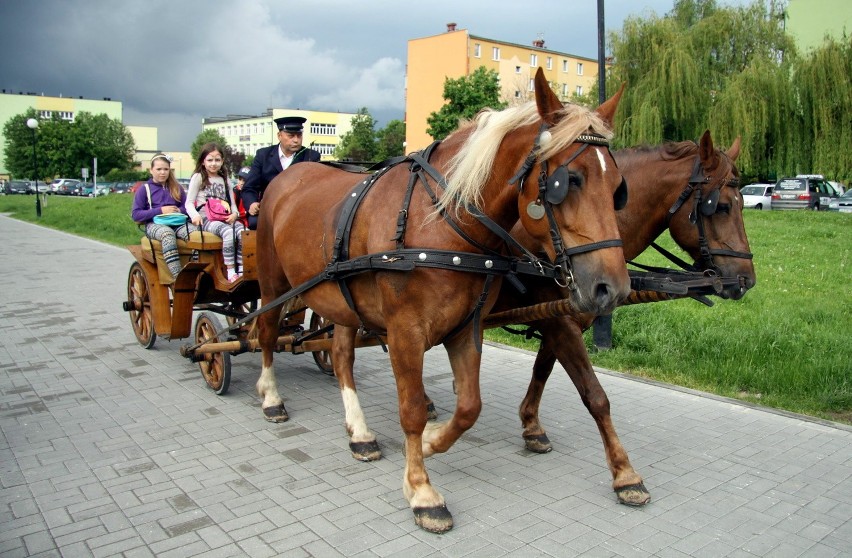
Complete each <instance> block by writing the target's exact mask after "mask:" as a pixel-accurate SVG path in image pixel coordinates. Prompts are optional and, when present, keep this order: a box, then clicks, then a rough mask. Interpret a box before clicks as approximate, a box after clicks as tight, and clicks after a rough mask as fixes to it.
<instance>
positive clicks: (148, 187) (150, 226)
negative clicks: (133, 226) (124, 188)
mask: <svg viewBox="0 0 852 558" xmlns="http://www.w3.org/2000/svg"><path fill="white" fill-rule="evenodd" d="M185 203H186V192H184V191H183V188H181V186H180V183H178V181H177V179H175V176H174V174H172V163H171V160H170V158H169V157H168V155H164V154H162V153H157V154H156V155H154V157H153V158H152V159H151V178H150V179H149V180H148V182H147V183H146V184H143V185H142V186H140V187H139V189H138V190H136V195H135V196H134V197H133V209H131V211H130V216H131V217H133V220H134V221H136V222H137V223H139V224H143V225H145V234H147V235H148V237H149V238H152V239H154V240H159V241H160V243H161V244H162V245H163V259H164V260H165V262H166V265H168V267H169V271H170V272H171V274H172V277H177V274H178V272H180V269H181V265H180V255H179V254H178V249H177V238H180V239H182V240H188V239H189V233H190V232H192V231H196V230H198V227H196V226H195V225H193V224H192V223H188V224H187V225H180V226H170V225H160V224H157V223H155V222H154V217H156V216H157V215H168V214H171V213H182V214H183V215H186V211H185V210H184V205H185Z"/></svg>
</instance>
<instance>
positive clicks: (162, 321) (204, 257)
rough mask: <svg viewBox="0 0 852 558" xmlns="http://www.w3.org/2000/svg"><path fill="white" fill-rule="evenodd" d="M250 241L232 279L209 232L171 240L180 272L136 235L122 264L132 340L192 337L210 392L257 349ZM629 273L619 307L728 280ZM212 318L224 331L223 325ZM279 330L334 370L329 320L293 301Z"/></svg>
mask: <svg viewBox="0 0 852 558" xmlns="http://www.w3.org/2000/svg"><path fill="white" fill-rule="evenodd" d="M255 244H256V232H255V231H251V230H245V231H244V232H243V235H242V253H243V269H242V272H243V275H242V279H241V280H238V281H236V282H234V283H231V282H229V281H228V280H227V277H226V273H225V265H224V261H223V259H222V239H221V238H219V237H218V236H216V235H214V234H212V233H208V232H201V231H196V232H193V233H191V234H190V238H189V240H188V241H183V240H180V239H178V251H179V254H180V258H181V264H182V269H181V271H180V273H179V274H178V276H177V277H175V278H172V276H171V273H170V272H169V270H168V267H167V266H166V264H165V261H164V259H163V255H162V249H161V246H160V243H159V242H158V241H156V240H151V239H149V238H148V237H147V236H143V237H142V239H141V240H140V243H139V244H138V245H132V246H128V250H129V251H130V253H131V254H132V255H133V257H134V258H135V259H136V261H135V262H133V264H131V266H130V272H129V274H128V277H127V300H126V301H125V302H124V303H123V308H124V310H125V311H126V312H127V313H128V314H129V316H130V324H131V327H132V329H133V333H134V334H135V336H136V339H137V341H138V342H139V344H140V345H142V346H143V347H144V348H146V349H150V348H152V347H153V346H154V343H155V342H156V340H157V336H160V337H163V338H165V339H184V338H187V337H190V336H193V337H194V341H195V343H194V344H193V345H184V346H182V347H181V350H180V351H181V354H182V356H184V357H186V358H188V359H190V360H191V361H193V362H196V363H197V364H198V366H199V368H200V370H201V376H202V378H203V379H204V381H205V382H206V383H207V385H208V386H209V387H210V389H212V390H213V391H214V392H215V393H216V394H217V395H224V394H225V393H226V392H227V391H228V387H229V385H230V381H231V357H232V356H237V355H239V354H242V353H245V352H257V351H259V350H260V349H259V346H258V343H257V341H256V339H254V337H253V335H252V326H253V324H254V319H252V318H251V317H250V316H251V314H252V313H254V312H255V311H256V310H257V308H258V302H259V299H260V289H259V286H258V282H257V259H256V252H255ZM630 277H631V286H632V288H633V292H632V293H631V295H630V297H629V298H628V299H627V300H626V301H625V302H624V303H623V304H625V305H626V304H637V303H646V302H657V301H663V300H669V299H673V298H682V297H692V298H695V299H697V300H699V301H701V302H703V303H705V304H712V303H711V302H710V301H709V299H707V295H713V294H718V293H719V292H721V290H722V288H724V286H725V285H727V284H729V283H730V282H731V281H736V279H732V278H724V277H719V276H716V275H714V274H708V273H699V272H686V271H678V270H670V269H662V268H647V269H646V270H644V271H642V270H631V271H630ZM569 312H570V305H569V303H568V300H567V299H562V300H556V301H552V302H548V303H543V304H537V305H534V306H527V307H522V308H516V309H513V310H509V311H504V312H500V313H495V314H491V315H489V316H487V317H486V318H485V320H484V327H486V328H496V327H507V328H510V326H513V325H519V324H524V323H526V322H531V321H535V320H539V319H543V318H548V317H553V316H557V315H562V314H567V313H569ZM194 315H195V322H194V324H193V316H194ZM219 317H221V318H223V319H224V322H225V324H227V326H229V328H226V327H224V326H223V323H222V320H220V319H219ZM247 318H249V319H248V320H247ZM279 327H280V332H279V337H278V342H277V350H278V351H286V352H290V353H293V354H301V353H311V355H312V357H313V359H314V361H315V363H316V365H317V367H318V368H319V369H320V370H321V371H322V372H323V373H325V374H328V375H333V374H334V372H333V367H332V362H331V344H332V336H333V328H334V325H333V324H331V323H329V322H327V321H326V320H325V319H324V318H323V317H322V316H320V315H319V314H317V313H315V312H312V311H310V309H309V308H307V307H306V306H304V305H303V304H302V303H301V300H300V299H299V298H296V299H295V300H294V301H292V303H290V304H288V305H286V306H285V309H284V310H283V311H282V312H281V318H280V322H279ZM509 331H514V330H512V329H509ZM515 332H516V331H515ZM377 345H384V340H383V339H382V337H381V336H379V335H376V334H374V333H369V332H365V331H361V332H360V333H359V336H358V339H357V341H356V348H358V347H368V346H377Z"/></svg>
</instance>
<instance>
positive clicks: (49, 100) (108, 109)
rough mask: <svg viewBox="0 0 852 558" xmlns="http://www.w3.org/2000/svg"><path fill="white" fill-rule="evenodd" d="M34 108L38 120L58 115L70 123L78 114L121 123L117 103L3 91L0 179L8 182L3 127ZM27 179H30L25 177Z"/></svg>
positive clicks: (0, 128)
mask: <svg viewBox="0 0 852 558" xmlns="http://www.w3.org/2000/svg"><path fill="white" fill-rule="evenodd" d="M31 108H34V109H35V110H36V111H37V112H38V114H39V116H40V117H41V118H51V117H52V115H53V114H54V113H58V114H59V116H60V118H62V119H64V120H69V121H73V120H74V116H75V115H76V114H77V113H80V112H88V113H91V114H106V115H107V116H108V117H110V118H115V119H116V120H118V121H119V122H121V120H122V106H121V102H120V101H113V100H112V99H110V98H109V97H104V98H103V99H98V100H96V99H84V98H83V97H62V96H59V97H51V96H47V95H45V94H44V93H38V94H37V93H34V92H23V91H20V92H13V91H11V90H7V89H3V90H2V92H0V176H2V177H5V178H9V171H8V170H7V169H6V164H5V161H6V157H5V153H4V152H5V150H6V138H5V137H4V136H3V128H2V126H3V124H5V123H6V122H8V121H9V119H10V118H12V117H13V116H17V115H19V114H23V113H25V112H26V111H27V110H28V109H31ZM26 178H30V177H26Z"/></svg>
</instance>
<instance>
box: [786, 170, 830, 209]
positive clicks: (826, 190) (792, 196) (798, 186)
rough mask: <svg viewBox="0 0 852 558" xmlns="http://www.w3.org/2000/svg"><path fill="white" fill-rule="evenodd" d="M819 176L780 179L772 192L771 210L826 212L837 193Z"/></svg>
mask: <svg viewBox="0 0 852 558" xmlns="http://www.w3.org/2000/svg"><path fill="white" fill-rule="evenodd" d="M818 176H819V175H807V176H798V177H794V178H780V179H779V180H778V182H776V183H775V188H774V189H773V190H772V209H813V210H815V211H819V210H827V209H828V204H829V202H830V201H831V200H832V198H836V197H837V191H836V190H835V189H834V187H833V186H832V185H831V184H829V183H828V181H827V180H825V179H824V178H817V177H818Z"/></svg>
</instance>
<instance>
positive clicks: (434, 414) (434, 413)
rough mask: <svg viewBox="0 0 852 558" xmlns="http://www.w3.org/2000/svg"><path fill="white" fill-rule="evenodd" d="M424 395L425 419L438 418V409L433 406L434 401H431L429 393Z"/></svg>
mask: <svg viewBox="0 0 852 558" xmlns="http://www.w3.org/2000/svg"><path fill="white" fill-rule="evenodd" d="M425 395H426V420H438V410H437V409H436V408H435V402H434V401H432V398H431V397H429V394H428V393H427V394H425Z"/></svg>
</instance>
